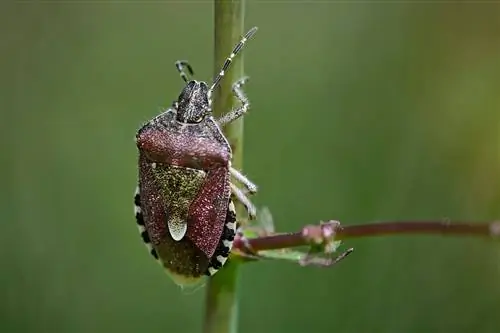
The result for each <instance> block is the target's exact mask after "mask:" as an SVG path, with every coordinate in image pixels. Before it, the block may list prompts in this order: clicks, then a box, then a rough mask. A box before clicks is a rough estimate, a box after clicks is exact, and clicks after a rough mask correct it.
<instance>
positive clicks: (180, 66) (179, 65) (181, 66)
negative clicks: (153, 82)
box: [175, 60, 194, 83]
mask: <svg viewBox="0 0 500 333" xmlns="http://www.w3.org/2000/svg"><path fill="white" fill-rule="evenodd" d="M175 68H177V70H178V71H179V74H180V76H181V79H183V80H184V82H186V83H187V82H188V76H187V74H186V72H185V71H184V68H186V69H187V71H188V73H189V75H193V74H194V73H193V67H191V65H190V64H189V63H188V62H187V60H177V61H176V62H175Z"/></svg>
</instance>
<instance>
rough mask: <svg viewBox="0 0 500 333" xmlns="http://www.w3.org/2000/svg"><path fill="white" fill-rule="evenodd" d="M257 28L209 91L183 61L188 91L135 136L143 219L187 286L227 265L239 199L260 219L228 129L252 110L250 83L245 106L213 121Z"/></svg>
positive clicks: (145, 235)
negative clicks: (222, 86) (224, 86)
mask: <svg viewBox="0 0 500 333" xmlns="http://www.w3.org/2000/svg"><path fill="white" fill-rule="evenodd" d="M256 31H257V28H256V27H254V28H252V29H251V30H250V31H248V32H247V33H246V35H245V36H244V37H243V38H242V39H241V40H240V42H239V43H238V44H237V45H236V46H235V47H234V49H233V51H232V52H231V54H230V55H229V57H228V58H227V59H226V61H225V62H224V64H223V66H222V69H221V71H220V72H219V75H217V76H216V78H215V79H214V81H213V83H212V85H211V86H210V87H209V86H208V85H207V83H206V82H200V81H196V80H190V79H189V78H188V77H189V76H191V75H193V70H192V68H191V66H190V65H189V63H188V62H187V61H177V62H176V63H175V66H176V68H177V70H178V71H179V74H180V76H181V78H182V79H183V80H184V82H185V83H186V85H185V87H184V89H183V90H182V92H181V93H180V95H179V97H178V99H177V101H175V102H174V103H173V105H172V106H171V107H170V108H168V109H167V110H166V111H165V112H163V113H161V114H159V115H158V116H156V117H155V118H153V119H151V120H150V121H148V122H147V123H146V124H144V125H143V126H142V127H141V128H140V129H139V130H138V131H137V133H136V144H137V148H138V151H139V182H138V186H137V189H136V192H135V196H134V204H135V217H136V221H137V224H138V226H139V230H140V232H141V236H142V239H143V241H144V242H145V243H146V245H147V246H148V248H149V251H150V253H151V255H152V256H153V257H155V258H156V259H157V260H158V261H159V262H160V263H161V264H162V265H163V267H164V268H165V269H166V271H167V272H168V273H169V275H170V276H171V277H172V278H173V280H174V282H176V283H177V284H178V285H181V286H187V285H196V284H198V283H199V282H200V281H203V278H204V277H206V276H211V275H213V274H215V273H216V272H217V271H218V270H219V269H220V268H221V267H222V266H223V265H224V263H225V262H226V260H227V258H228V256H229V252H230V251H231V248H232V244H233V239H234V236H235V232H236V213H235V209H234V204H233V201H232V200H233V198H234V199H236V200H238V201H240V202H241V203H242V204H243V205H244V206H245V207H246V209H247V211H248V213H249V216H250V218H253V217H254V216H255V207H254V206H253V204H252V203H251V201H250V200H249V199H248V197H247V194H253V193H255V192H256V191H257V187H256V186H255V184H253V183H252V182H251V181H250V180H249V179H248V178H246V177H245V176H244V175H243V174H242V173H240V172H239V171H237V170H236V169H234V168H233V167H232V166H231V157H232V152H231V147H230V145H229V143H228V141H227V139H226V138H225V136H224V135H223V133H222V130H221V128H222V127H223V126H224V125H226V124H228V123H230V122H232V121H234V120H236V119H237V118H239V117H241V116H242V115H244V114H245V113H246V112H247V110H248V108H249V101H248V99H247V97H246V96H245V93H244V92H243V90H242V86H243V84H244V83H245V81H246V79H247V78H243V79H241V80H239V81H237V82H236V83H235V84H234V85H233V93H234V95H235V97H236V98H237V99H238V101H239V102H240V103H241V105H240V106H239V107H237V108H236V109H234V110H232V111H231V112H228V113H227V114H225V115H224V116H222V117H221V118H219V119H215V118H214V117H213V116H212V111H211V102H212V100H211V96H212V93H213V91H214V90H215V89H216V88H217V86H218V85H219V83H220V81H221V80H222V78H223V77H224V74H225V72H226V71H227V70H228V69H229V66H230V65H231V62H232V61H233V59H234V57H235V56H236V55H237V54H238V52H239V51H241V49H242V48H243V46H244V45H245V43H246V41H247V40H248V39H249V38H251V37H252V36H253V35H254V34H255V32H256ZM231 176H232V177H234V179H236V180H237V181H238V182H239V183H241V184H242V185H243V186H244V187H243V189H242V188H239V187H237V186H236V185H235V184H234V183H233V182H232V181H231Z"/></svg>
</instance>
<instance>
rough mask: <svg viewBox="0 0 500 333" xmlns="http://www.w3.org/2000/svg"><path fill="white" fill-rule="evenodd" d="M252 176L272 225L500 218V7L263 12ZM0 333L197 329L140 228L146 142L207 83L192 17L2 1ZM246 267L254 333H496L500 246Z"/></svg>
mask: <svg viewBox="0 0 500 333" xmlns="http://www.w3.org/2000/svg"><path fill="white" fill-rule="evenodd" d="M253 25H257V26H259V28H260V30H259V32H258V33H257V35H256V37H255V39H254V40H252V41H251V43H249V44H248V47H247V48H246V49H245V51H244V54H245V71H246V73H247V74H248V75H250V76H251V81H250V82H249V84H248V85H247V92H248V95H249V97H250V98H251V102H252V109H251V111H250V113H249V114H248V116H247V117H246V118H245V119H246V120H245V128H246V134H245V169H244V171H245V173H246V174H248V175H249V177H251V179H253V180H254V181H255V182H257V184H259V185H260V189H261V192H260V193H259V195H257V196H256V197H255V199H254V200H255V202H256V203H257V204H258V205H259V206H262V205H265V206H268V207H270V209H271V211H272V212H273V215H274V218H275V222H276V224H277V227H278V229H279V230H282V231H288V230H289V231H292V230H298V229H299V228H300V226H302V225H304V224H307V223H314V222H317V221H318V220H321V219H339V220H340V221H342V222H343V223H344V224H352V223H361V222H370V221H377V220H395V219H407V220H408V219H441V218H445V217H447V218H450V219H452V220H473V221H487V220H494V219H497V218H499V217H500V174H499V170H500V156H499V154H500V153H499V152H500V150H499V148H500V146H499V145H500V134H499V133H500V112H499V111H500V6H498V5H493V4H490V5H488V4H484V3H483V4H473V3H472V4H468V5H467V4H453V3H451V2H448V3H441V4H438V3H434V4H432V3H427V4H418V3H413V4H412V3H411V2H404V3H397V4H396V3H388V2H385V3H382V2H378V3H372V4H370V3H367V2H363V3H361V2H360V3H351V4H349V3H346V2H334V1H332V2H312V1H311V2H302V1H301V2H299V1H289V2H273V3H267V2H263V1H249V2H248V3H247V13H246V26H247V27H250V26H253ZM0 26H1V31H0V34H1V43H0V48H1V58H0V59H1V60H0V63H1V74H2V75H1V79H0V82H1V83H0V84H1V86H0V103H1V105H0V106H1V117H2V120H1V122H0V123H1V125H0V126H1V134H0V135H1V139H2V164H1V167H0V168H1V169H0V173H1V174H2V176H3V183H2V186H3V190H2V191H1V194H0V195H1V200H0V205H1V212H2V225H1V226H2V229H1V232H0V240H1V249H0V258H1V260H2V266H1V267H2V268H1V274H0V281H1V285H2V287H1V289H0V299H1V313H0V331H1V332H187V333H189V332H198V331H200V328H201V320H202V311H203V303H204V292H203V291H200V292H197V293H194V294H191V295H184V294H182V293H181V291H180V290H179V289H178V287H176V286H175V285H174V284H173V283H172V282H171V281H170V280H169V279H168V278H167V277H166V275H165V274H164V273H163V271H162V270H161V268H160V267H159V266H158V265H157V264H156V263H155V262H154V261H153V260H152V259H151V258H150V256H149V254H148V253H147V252H146V250H145V248H144V246H143V244H142V242H141V240H140V237H139V235H138V234H137V229H136V226H135V221H134V217H133V209H132V195H133V191H134V187H135V184H136V177H137V170H136V159H137V152H136V147H135V145H134V141H133V138H134V135H135V131H136V130H137V128H138V127H139V126H140V125H141V124H142V123H143V122H144V121H146V120H147V119H149V118H151V117H152V116H154V115H156V114H158V113H159V111H160V108H161V107H165V106H169V105H170V103H171V102H172V101H173V100H174V99H176V98H177V96H178V94H179V92H180V90H181V88H182V82H181V80H180V78H179V77H178V75H177V72H176V70H175V68H174V66H173V63H174V61H175V60H177V59H189V60H190V61H191V63H192V64H193V66H194V69H195V71H196V74H197V76H196V77H197V78H198V79H203V80H208V81H210V79H211V75H212V72H213V68H212V59H213V56H212V55H213V48H212V43H213V9H212V4H211V2H209V1H196V2H190V3H188V2H184V3H183V2H180V1H176V2H174V1H172V2H167V1H165V2H148V3H136V2H115V3H111V2H106V3H105V2H102V3H98V2H93V3H84V2H78V3H77V2H74V3H72V2H65V3H62V2H59V3H58V2H52V3H49V2H45V3H41V2H25V3H13V2H4V3H2V5H0ZM347 245H348V246H354V247H355V248H356V251H355V253H354V254H353V255H352V256H350V257H349V259H348V260H346V261H345V262H343V263H342V264H341V265H339V266H338V267H336V268H335V269H318V268H301V267H299V266H298V265H297V266H296V265H293V264H289V263H283V262H265V263H258V264H252V265H247V266H244V267H243V268H242V271H241V281H240V282H241V284H240V286H241V302H240V309H241V314H240V328H241V332H248V333H253V332H270V333H275V332H499V331H500V317H499V314H500V285H499V283H498V281H499V278H500V251H499V245H498V243H496V244H495V243H493V242H488V241H485V240H482V239H471V238H461V239H459V238H444V237H437V236H429V237H423V236H419V237H396V238H376V239H360V240H354V241H350V242H349V243H348V244H347Z"/></svg>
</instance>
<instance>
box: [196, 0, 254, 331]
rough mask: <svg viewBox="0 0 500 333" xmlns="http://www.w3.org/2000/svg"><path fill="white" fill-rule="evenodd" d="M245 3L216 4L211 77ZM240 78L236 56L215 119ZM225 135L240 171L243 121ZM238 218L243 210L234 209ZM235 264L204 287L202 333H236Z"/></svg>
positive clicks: (235, 34)
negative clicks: (204, 303) (205, 292)
mask: <svg viewBox="0 0 500 333" xmlns="http://www.w3.org/2000/svg"><path fill="white" fill-rule="evenodd" d="M244 6H245V4H244V0H215V1H214V15H215V16H214V19H215V26H214V28H215V31H214V33H215V43H214V45H215V49H214V77H215V76H216V75H217V74H218V73H219V71H220V69H221V67H222V64H223V63H224V61H225V59H226V57H227V56H228V55H229V54H230V52H231V50H232V48H233V47H234V45H236V43H237V42H238V41H239V39H240V38H241V36H243V34H244V24H243V23H244ZM242 76H243V58H242V55H241V54H240V55H238V58H237V59H235V61H234V63H233V64H232V66H231V68H230V70H229V71H227V72H226V73H225V75H224V79H223V80H222V81H221V83H220V86H219V88H218V89H216V90H215V92H214V95H213V97H214V104H213V107H212V109H213V110H214V116H215V117H219V116H221V115H222V114H224V113H226V112H228V111H230V110H231V109H232V108H233V107H234V97H233V95H232V92H231V85H232V84H233V83H234V82H235V81H236V80H237V79H239V78H241V77H242ZM224 134H225V136H226V138H227V139H228V141H229V144H230V145H231V149H232V152H233V158H232V165H233V166H234V167H235V168H238V169H241V167H242V164H243V149H242V148H243V119H242V118H240V119H238V120H236V121H234V122H232V123H230V124H228V125H227V126H226V127H225V128H224ZM236 212H237V216H242V215H241V214H242V207H241V206H240V205H238V204H237V205H236ZM237 279H238V263H237V262H235V261H234V262H228V263H227V264H226V265H225V266H224V269H222V270H221V271H220V272H218V273H217V274H215V275H214V276H213V277H212V278H211V279H210V280H209V281H208V284H207V294H206V308H205V319H204V327H203V331H204V332H205V333H235V332H236V331H237V318H238V298H237Z"/></svg>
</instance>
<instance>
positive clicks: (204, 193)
mask: <svg viewBox="0 0 500 333" xmlns="http://www.w3.org/2000/svg"><path fill="white" fill-rule="evenodd" d="M230 194H231V192H230V188H229V173H228V171H227V169H224V168H220V169H214V170H211V171H210V172H209V173H208V174H207V177H206V179H205V183H204V184H203V186H202V187H201V189H200V191H199V194H198V196H197V197H196V199H195V200H194V201H193V203H192V204H191V207H190V210H189V218H188V228H187V237H188V238H189V239H190V240H191V241H192V242H193V243H194V245H195V246H196V247H198V248H199V249H200V250H201V251H203V252H204V253H205V255H206V256H207V257H208V258H211V257H212V256H213V255H214V253H215V250H216V248H217V246H218V244H219V241H220V240H221V237H223V230H224V227H225V224H226V216H227V214H228V205H229V199H230ZM230 227H232V228H234V226H233V225H230Z"/></svg>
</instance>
